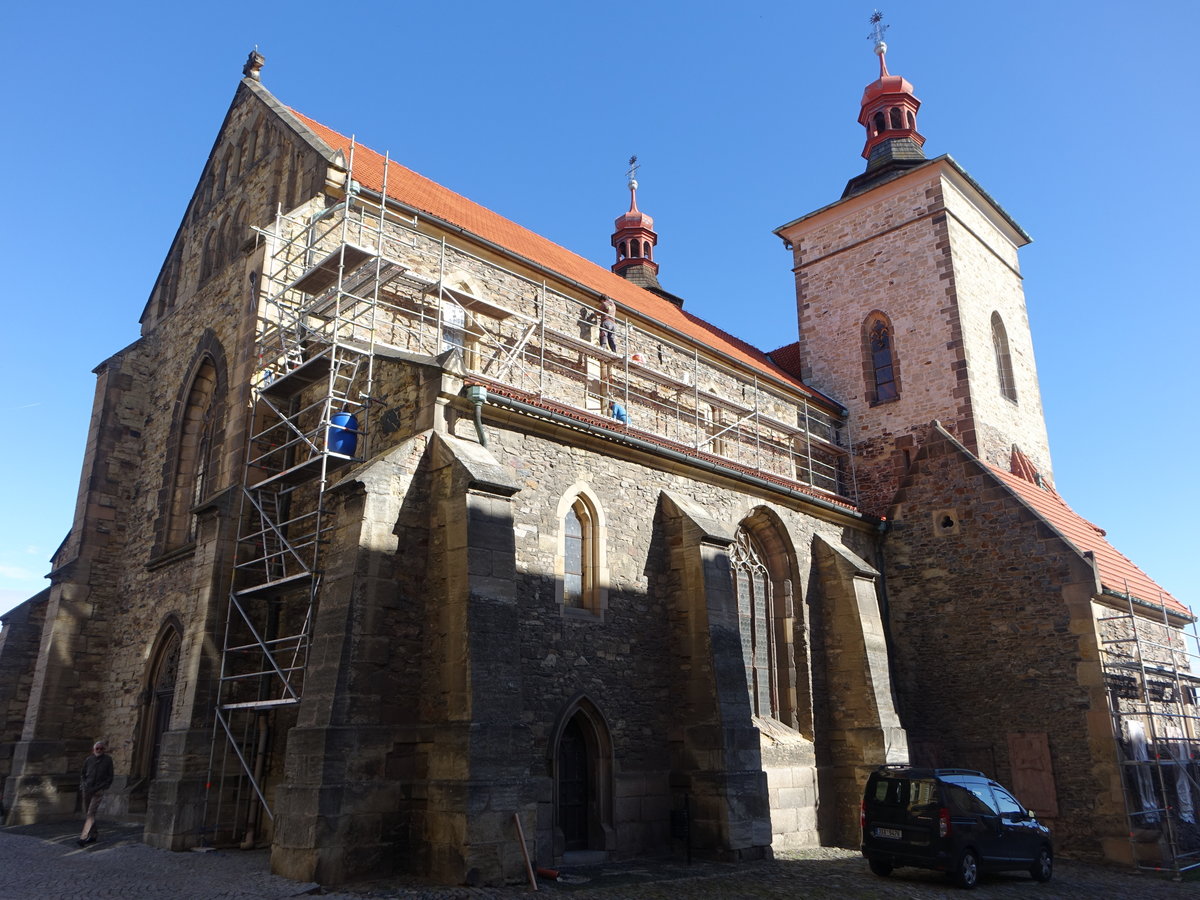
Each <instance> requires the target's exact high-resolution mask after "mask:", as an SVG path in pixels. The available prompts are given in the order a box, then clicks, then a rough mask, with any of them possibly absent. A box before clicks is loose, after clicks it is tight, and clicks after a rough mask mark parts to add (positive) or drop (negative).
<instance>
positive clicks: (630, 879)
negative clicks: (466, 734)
mask: <svg viewBox="0 0 1200 900" xmlns="http://www.w3.org/2000/svg"><path fill="white" fill-rule="evenodd" d="M69 828H70V826H69V825H62V824H59V825H35V826H27V827H21V828H0V900H43V898H45V900H101V898H110V897H111V898H120V900H143V898H145V900H158V898H162V900H173V898H181V900H182V898H186V900H224V898H229V900H276V898H286V897H299V896H305V895H308V896H313V895H319V896H321V897H323V898H325V900H365V898H372V900H487V898H497V900H499V898H503V900H509V898H514V897H519V896H527V895H528V894H529V893H530V890H529V887H528V885H511V886H508V887H502V888H466V887H459V888H446V887H436V886H433V885H429V884H422V883H420V882H417V881H414V880H411V879H390V880H387V881H382V882H374V883H371V884H361V885H349V886H346V887H343V888H341V889H339V890H337V891H332V890H331V891H322V889H321V888H320V887H318V886H317V885H315V884H302V883H299V882H295V881H289V880H287V879H285V878H279V877H277V876H274V875H271V874H270V873H269V872H268V869H267V853H266V851H264V850H256V851H251V852H240V851H235V850H231V851H213V852H210V853H171V852H168V851H165V850H155V849H152V848H150V847H147V846H145V845H144V844H142V843H141V842H140V841H139V840H138V837H139V835H140V829H139V828H115V829H106V830H105V831H104V833H103V834H102V835H101V838H102V840H101V841H100V843H98V844H95V845H92V846H89V847H86V848H80V847H78V846H77V845H76V843H75V838H76V837H77V833H76V832H74V831H70V830H69ZM539 887H540V890H539V893H540V894H542V895H543V896H547V897H553V896H557V897H558V898H559V900H575V898H577V900H591V898H614V900H658V898H672V900H673V898H680V900H688V898H701V900H741V898H747V900H750V898H784V897H786V898H789V900H794V898H812V900H833V898H836V900H852V898H872V897H881V898H905V900H910V898H950V897H953V898H959V900H962V898H964V897H971V898H972V900H987V898H1014V900H1015V898H1021V900H1045V898H1051V897H1069V898H1088V900H1092V898H1110V897H1114V898H1119V900H1126V898H1137V900H1168V898H1176V897H1190V898H1200V880H1195V879H1192V880H1189V881H1187V882H1184V883H1178V882H1174V881H1171V880H1169V879H1166V878H1159V877H1157V876H1153V875H1146V874H1140V875H1139V874H1136V873H1134V872H1132V871H1130V870H1128V869H1123V868H1112V867H1107V866H1097V865H1087V864H1083V863H1073V862H1069V861H1065V860H1058V861H1057V862H1056V866H1055V873H1054V880H1053V881H1051V882H1050V883H1048V884H1037V883H1036V882H1034V881H1032V880H1031V879H1030V878H1029V876H1028V875H1026V874H1024V873H1010V874H1002V875H987V876H984V877H983V878H982V879H981V881H980V883H979V886H978V887H977V888H976V889H975V890H974V891H973V892H971V893H970V894H966V893H965V892H963V891H961V890H958V889H957V888H953V887H951V886H950V885H949V884H948V883H947V882H946V879H945V877H944V876H942V875H940V874H938V873H936V872H923V871H919V870H916V869H900V870H898V871H897V872H895V873H894V874H893V875H892V876H891V877H889V878H878V877H876V876H874V875H872V874H871V873H870V871H868V869H867V865H866V862H865V861H864V860H863V859H862V857H861V856H860V855H859V854H858V853H855V852H852V851H848V850H834V849H828V848H822V849H817V850H809V851H801V852H796V853H789V854H785V855H784V856H782V857H781V858H779V859H776V860H774V861H773V862H764V863H744V864H741V865H738V866H733V865H722V864H719V863H707V862H706V863H696V864H694V865H692V866H688V865H686V864H684V863H683V862H681V861H650V860H636V861H632V862H626V863H620V864H617V863H613V864H607V865H602V866H585V867H574V868H569V869H563V870H561V875H560V879H559V880H558V881H553V880H546V879H543V880H541V883H540V885H539Z"/></svg>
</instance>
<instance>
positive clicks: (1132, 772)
mask: <svg viewBox="0 0 1200 900" xmlns="http://www.w3.org/2000/svg"><path fill="white" fill-rule="evenodd" d="M1123 599H1124V601H1125V603H1126V608H1125V609H1124V610H1121V611H1120V612H1113V613H1112V614H1111V615H1105V616H1101V617H1098V618H1097V625H1098V627H1099V629H1100V653H1101V663H1102V666H1103V670H1104V683H1105V689H1106V692H1107V695H1108V703H1109V712H1110V714H1111V716H1112V728H1113V737H1114V741H1115V744H1116V758H1117V764H1118V766H1119V769H1120V775H1121V788H1122V791H1123V794H1124V802H1125V813H1126V817H1127V819H1128V827H1129V841H1130V851H1131V856H1132V859H1133V864H1134V865H1135V866H1136V867H1137V868H1138V869H1140V870H1146V871H1154V872H1170V873H1172V874H1173V875H1174V876H1175V877H1176V878H1177V879H1178V878H1181V877H1182V875H1183V873H1184V872H1187V871H1190V870H1192V869H1195V868H1197V867H1200V827H1198V825H1197V805H1200V715H1198V712H1200V707H1198V704H1200V665H1198V663H1200V655H1198V651H1200V643H1197V633H1196V622H1195V620H1194V619H1193V620H1192V622H1191V629H1190V631H1186V630H1184V629H1183V628H1179V627H1175V626H1172V625H1171V623H1170V621H1169V619H1168V616H1167V609H1166V606H1165V604H1163V603H1162V602H1161V601H1160V603H1159V604H1158V605H1157V609H1158V610H1159V611H1161V620H1156V618H1151V617H1150V616H1151V615H1153V613H1151V612H1150V609H1152V608H1151V607H1148V608H1147V609H1146V610H1144V611H1143V612H1141V613H1139V612H1138V611H1137V609H1136V606H1135V604H1137V605H1141V604H1140V603H1139V602H1138V601H1136V600H1135V598H1134V597H1132V596H1131V595H1130V594H1129V593H1128V591H1127V592H1126V594H1125V596H1124V598H1123Z"/></svg>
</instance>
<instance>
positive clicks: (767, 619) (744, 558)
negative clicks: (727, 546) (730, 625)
mask: <svg viewBox="0 0 1200 900" xmlns="http://www.w3.org/2000/svg"><path fill="white" fill-rule="evenodd" d="M729 562H730V567H731V568H732V570H733V579H734V585H735V587H736V590H737V601H738V620H739V628H738V630H739V631H740V632H741V636H742V658H743V659H744V660H745V661H746V689H747V690H748V691H749V693H750V708H751V710H752V711H753V713H754V715H756V716H778V712H779V702H778V696H779V693H778V690H777V687H776V683H775V663H774V659H775V648H774V640H773V637H772V624H773V621H772V620H773V618H774V616H773V607H774V604H773V603H772V601H771V578H770V573H769V572H768V571H767V566H766V563H765V562H764V561H763V554H762V552H761V551H760V550H759V548H758V547H757V546H756V545H755V543H754V540H753V539H752V538H751V537H750V535H749V534H748V533H747V532H746V531H745V530H744V529H741V528H739V529H738V532H737V537H736V539H735V541H734V544H733V547H732V548H731V550H730V558H729Z"/></svg>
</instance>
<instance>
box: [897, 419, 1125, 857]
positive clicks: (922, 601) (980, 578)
mask: <svg viewBox="0 0 1200 900" xmlns="http://www.w3.org/2000/svg"><path fill="white" fill-rule="evenodd" d="M884 548H885V555H886V557H887V562H888V568H889V572H890V577H889V579H888V609H889V621H890V628H891V634H892V647H893V648H894V651H895V664H894V666H895V673H896V685H897V691H898V694H899V700H900V706H901V718H902V721H903V723H904V725H905V727H906V728H907V729H908V730H909V734H910V740H911V742H912V744H913V746H914V760H915V761H916V762H918V763H922V764H926V765H930V764H939V765H948V766H966V767H971V768H980V769H982V770H984V771H985V772H986V774H988V775H990V776H992V777H996V778H998V779H999V780H1001V781H1004V782H1008V783H1009V784H1011V783H1012V782H1013V777H1012V776H1013V761H1012V759H1011V758H1010V755H1009V752H1010V743H1009V738H1010V736H1011V735H1014V734H1020V733H1035V734H1037V733H1041V734H1045V735H1046V736H1047V738H1048V741H1049V752H1050V758H1051V761H1052V772H1051V773H1049V775H1050V778H1051V779H1052V783H1053V785H1054V787H1055V788H1056V799H1057V806H1058V815H1057V816H1056V817H1052V818H1051V824H1052V826H1053V827H1054V828H1055V832H1056V842H1057V843H1058V844H1059V846H1061V847H1063V848H1064V850H1066V851H1067V852H1073V853H1085V854H1086V853H1097V852H1098V848H1099V841H1100V839H1101V838H1102V837H1103V836H1104V835H1105V834H1107V833H1109V831H1110V830H1111V829H1113V828H1117V829H1118V830H1119V829H1120V824H1119V820H1118V819H1114V818H1113V816H1114V814H1115V813H1116V812H1117V808H1116V806H1115V803H1116V801H1118V800H1119V789H1118V791H1117V793H1116V795H1115V796H1114V793H1113V790H1114V787H1117V785H1116V783H1115V782H1113V781H1112V780H1111V772H1108V773H1106V772H1105V766H1108V767H1109V768H1111V759H1112V742H1111V732H1109V731H1108V727H1107V724H1106V722H1105V719H1106V717H1107V709H1106V707H1105V702H1104V692H1103V686H1102V679H1101V677H1100V671H1099V665H1098V649H1097V646H1096V638H1095V631H1094V626H1093V623H1092V619H1091V610H1090V600H1089V598H1090V596H1091V595H1092V594H1093V593H1094V592H1095V590H1096V583H1095V575H1094V573H1093V572H1092V570H1091V568H1090V566H1088V565H1087V564H1086V563H1085V562H1084V561H1083V560H1082V558H1081V557H1080V556H1079V555H1078V554H1077V553H1076V552H1075V551H1074V550H1073V549H1072V548H1071V547H1069V546H1068V545H1067V544H1066V543H1065V542H1064V541H1063V540H1062V539H1061V538H1059V537H1058V536H1057V535H1056V534H1055V533H1054V532H1053V531H1052V530H1051V529H1050V528H1049V527H1048V526H1047V525H1045V524H1044V523H1043V522H1042V521H1041V520H1040V519H1038V518H1037V517H1036V516H1035V515H1034V514H1033V513H1032V512H1031V511H1030V510H1029V509H1028V508H1026V507H1025V506H1024V505H1023V504H1022V503H1021V502H1020V501H1019V500H1017V498H1016V497H1015V496H1014V495H1013V494H1012V493H1011V492H1010V491H1008V489H1007V488H1005V487H1004V486H1003V485H1002V484H1001V483H1000V482H999V481H998V480H997V479H995V478H994V477H992V476H991V475H990V474H988V473H987V472H986V470H985V469H984V468H983V467H982V466H981V465H980V464H979V463H978V462H976V461H975V460H974V459H972V458H971V456H970V455H969V454H967V453H966V452H964V451H963V449H962V448H961V446H959V445H958V444H957V443H956V442H954V441H953V440H951V439H950V438H949V437H948V436H946V435H945V433H944V432H939V431H935V432H933V434H931V436H930V439H929V440H928V441H927V442H926V444H925V445H924V446H923V447H922V449H921V451H920V453H919V454H918V456H917V459H916V462H915V464H914V466H913V468H912V470H911V471H910V473H909V475H908V476H907V477H906V479H905V480H904V482H903V485H902V487H901V490H900V491H899V493H898V494H897V503H896V505H895V507H894V508H893V510H892V528H891V531H890V533H889V534H888V535H887V538H886V541H885V544H884ZM1026 802H1030V801H1028V800H1026Z"/></svg>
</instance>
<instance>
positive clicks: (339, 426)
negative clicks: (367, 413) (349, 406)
mask: <svg viewBox="0 0 1200 900" xmlns="http://www.w3.org/2000/svg"><path fill="white" fill-rule="evenodd" d="M325 446H326V447H327V448H328V449H329V452H330V453H340V454H342V455H343V456H353V455H354V449H355V448H356V447H357V446H358V419H356V418H354V416H352V415H351V414H350V413H348V412H339V413H334V414H333V415H332V416H330V417H329V436H328V438H326V441H325Z"/></svg>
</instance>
